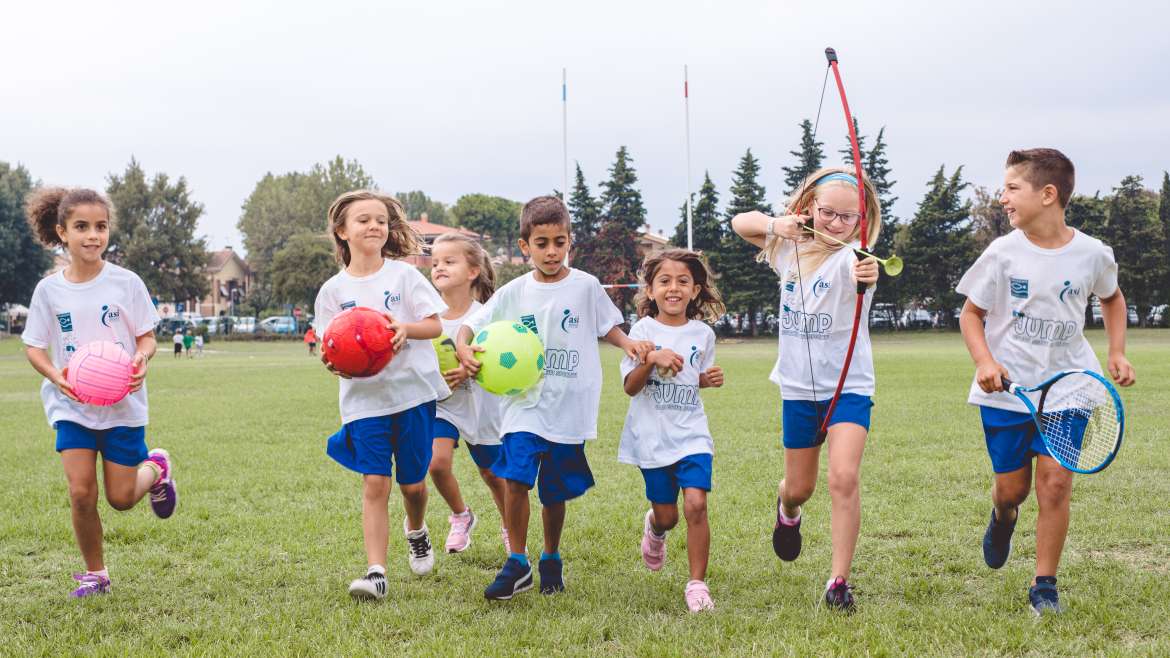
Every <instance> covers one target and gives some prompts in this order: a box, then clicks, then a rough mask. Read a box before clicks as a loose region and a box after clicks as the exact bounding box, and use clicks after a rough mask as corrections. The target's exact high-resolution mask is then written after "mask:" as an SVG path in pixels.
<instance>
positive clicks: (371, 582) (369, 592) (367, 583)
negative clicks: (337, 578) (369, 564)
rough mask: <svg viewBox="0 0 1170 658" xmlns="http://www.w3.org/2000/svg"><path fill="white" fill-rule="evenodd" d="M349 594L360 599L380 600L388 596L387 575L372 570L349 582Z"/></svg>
mask: <svg viewBox="0 0 1170 658" xmlns="http://www.w3.org/2000/svg"><path fill="white" fill-rule="evenodd" d="M349 595H350V596H352V597H353V598H355V599H357V600H358V601H380V600H382V599H384V598H386V575H385V574H381V573H378V572H377V571H371V572H369V573H367V574H366V575H364V576H362V577H361V578H358V579H357V580H355V581H353V582H352V583H350V584H349Z"/></svg>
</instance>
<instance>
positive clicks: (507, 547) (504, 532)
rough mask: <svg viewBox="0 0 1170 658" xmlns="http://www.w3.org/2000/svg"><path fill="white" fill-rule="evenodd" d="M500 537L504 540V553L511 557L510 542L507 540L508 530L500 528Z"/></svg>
mask: <svg viewBox="0 0 1170 658" xmlns="http://www.w3.org/2000/svg"><path fill="white" fill-rule="evenodd" d="M500 536H501V537H503V538H504V552H505V553H507V554H508V555H511V554H512V542H511V541H509V540H508V529H507V528H505V527H504V526H500Z"/></svg>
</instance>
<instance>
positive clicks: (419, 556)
mask: <svg viewBox="0 0 1170 658" xmlns="http://www.w3.org/2000/svg"><path fill="white" fill-rule="evenodd" d="M406 524H407V521H406V519H403V520H402V531H403V532H405V533H406V544H407V548H408V549H409V553H408V557H410V570H411V571H413V572H414V574H415V575H416V576H425V575H427V574H428V573H430V572H431V569H433V568H434V567H435V551H434V549H432V548H431V536H430V534H429V533H427V524H426V523H425V522H424V523H423V527H421V528H419V529H418V530H410V529H408V528H407V527H406Z"/></svg>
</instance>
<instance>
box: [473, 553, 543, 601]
mask: <svg viewBox="0 0 1170 658" xmlns="http://www.w3.org/2000/svg"><path fill="white" fill-rule="evenodd" d="M530 589H532V567H530V566H528V565H527V564H521V563H520V560H517V559H516V558H512V557H510V558H508V560H507V561H506V562H504V566H503V567H502V568H501V569H500V572H499V573H498V574H496V579H495V581H493V582H492V584H491V585H488V587H487V589H485V590H484V591H483V596H484V598H485V599H490V600H492V601H507V600H508V599H510V598H512V597H513V596H515V595H516V594H519V593H521V592H527V591H528V590H530Z"/></svg>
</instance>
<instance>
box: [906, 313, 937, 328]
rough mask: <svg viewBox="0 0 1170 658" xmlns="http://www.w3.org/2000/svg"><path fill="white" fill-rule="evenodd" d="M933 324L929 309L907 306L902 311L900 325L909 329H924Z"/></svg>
mask: <svg viewBox="0 0 1170 658" xmlns="http://www.w3.org/2000/svg"><path fill="white" fill-rule="evenodd" d="M933 325H934V318H933V317H932V316H931V315H930V311H928V310H926V309H924V308H908V309H906V310H905V311H902V326H903V327H907V328H909V329H926V328H928V327H931V326H933Z"/></svg>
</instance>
